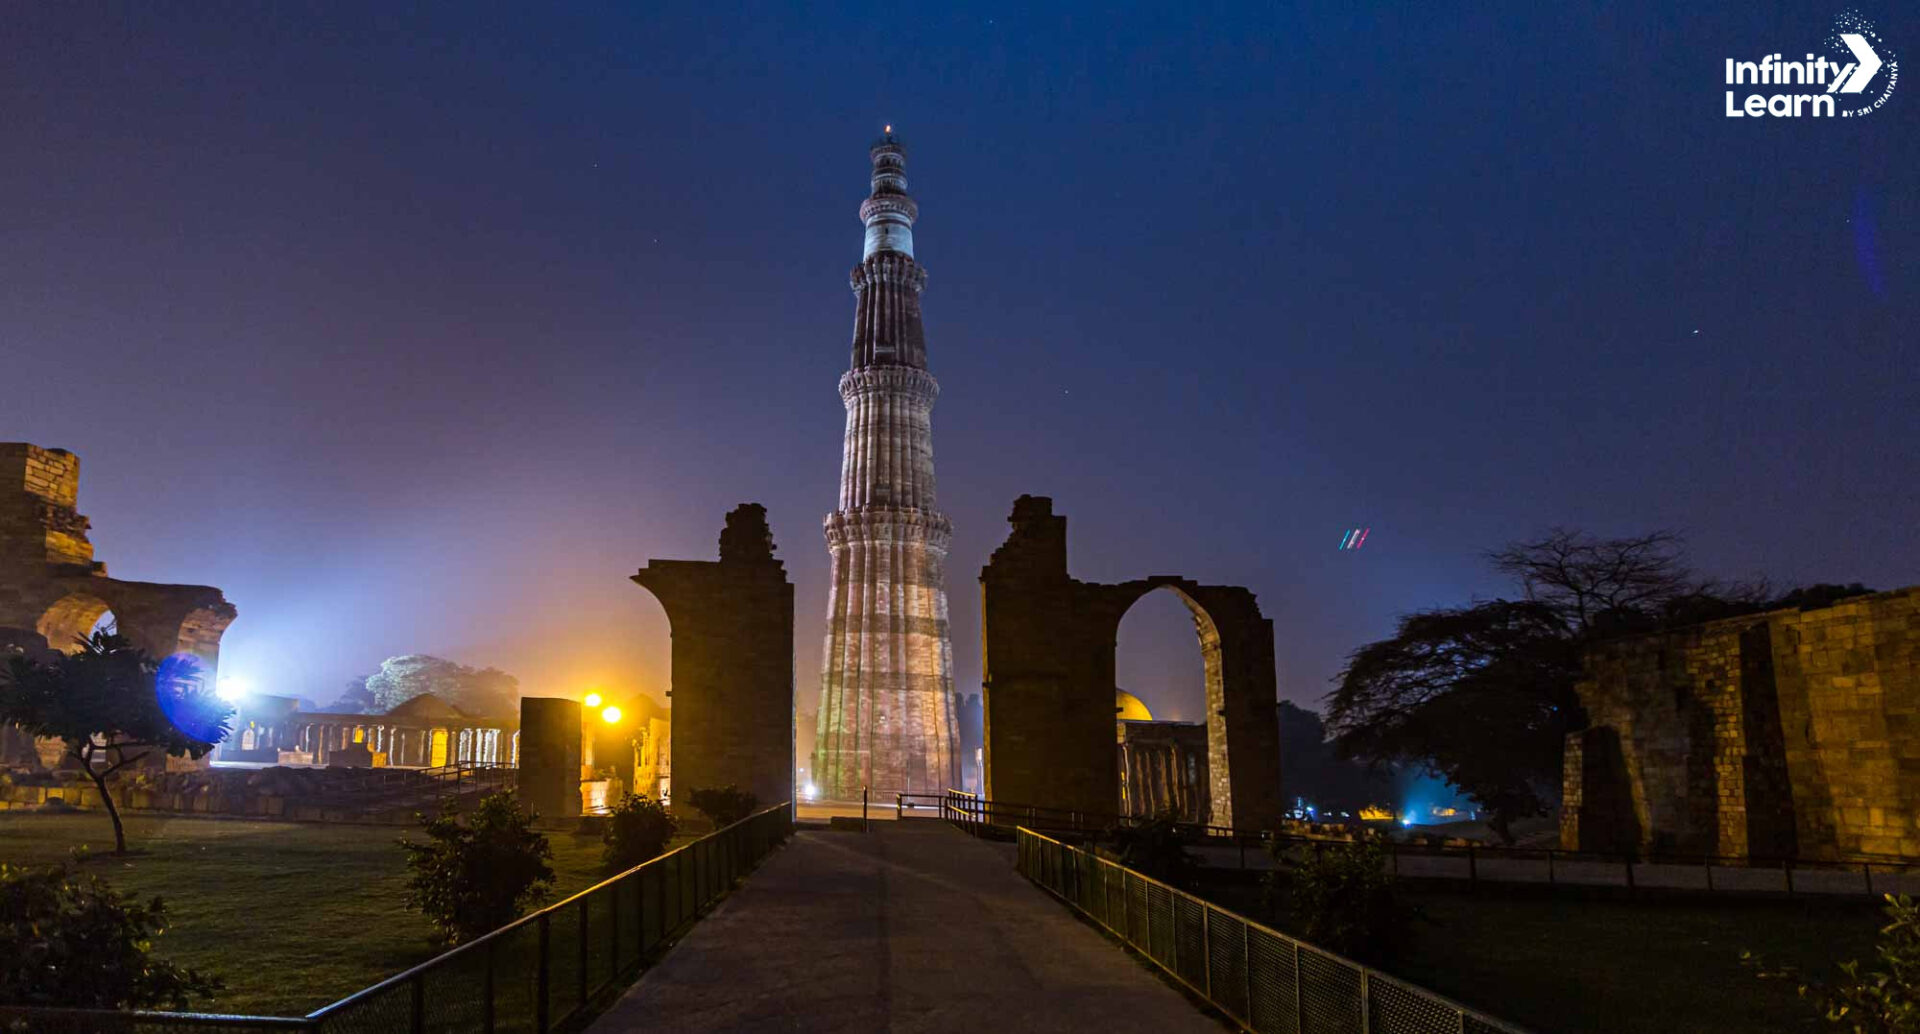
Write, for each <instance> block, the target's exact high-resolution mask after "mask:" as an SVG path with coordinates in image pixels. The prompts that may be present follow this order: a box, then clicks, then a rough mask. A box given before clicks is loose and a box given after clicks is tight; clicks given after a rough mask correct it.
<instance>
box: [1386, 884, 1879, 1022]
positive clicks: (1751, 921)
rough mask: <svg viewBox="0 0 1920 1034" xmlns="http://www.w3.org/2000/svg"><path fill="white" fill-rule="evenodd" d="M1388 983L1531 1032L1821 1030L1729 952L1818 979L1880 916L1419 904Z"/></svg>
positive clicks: (1705, 905) (1705, 907) (1790, 993)
mask: <svg viewBox="0 0 1920 1034" xmlns="http://www.w3.org/2000/svg"><path fill="white" fill-rule="evenodd" d="M1419 902H1420V905H1421V907H1422V908H1424V909H1425V910H1426V913H1427V916H1428V918H1429V919H1430V920H1432V922H1431V923H1422V924H1420V926H1419V928H1418V931H1417V933H1416V936H1415V941H1414V948H1413V950H1412V951H1411V952H1410V953H1409V956H1408V957H1407V958H1406V959H1405V960H1403V961H1402V962H1400V963H1398V964H1396V965H1395V966H1393V967H1392V971H1393V972H1394V973H1395V975H1397V976H1400V977H1403V978H1405V979H1407V980H1411V981H1413V982H1415V983H1417V984H1421V985H1423V986H1426V987H1429V988H1432V989H1433V990H1435V991H1438V992H1440V993H1441V994H1444V995H1448V996H1450V997H1452V998H1455V999H1458V1000H1460V1001H1462V1002H1465V1003H1467V1004H1469V1005H1472V1006H1475V1007H1477V1008H1480V1009H1483V1010H1485V1011H1486V1012H1489V1013H1491V1014H1493V1015H1495V1016H1500V1017H1502V1018H1505V1019H1508V1020H1512V1021H1513V1022H1515V1023H1519V1024H1522V1025H1524V1026H1527V1027H1530V1028H1532V1029H1534V1030H1536V1031H1540V1032H1541V1034H1558V1032H1567V1034H1672V1032H1677V1031H1687V1032H1698V1034H1721V1032H1724V1034H1773V1032H1776V1031H1777V1032H1787V1031H1810V1030H1817V1029H1831V1028H1830V1027H1822V1026H1819V1025H1816V1024H1815V1023H1814V1021H1813V1018H1812V1017H1813V1012H1812V1009H1811V1008H1810V1007H1809V1006H1808V1004H1807V1003H1806V1002H1805V1001H1803V1000H1801V999H1799V998H1798V997H1797V996H1796V995H1795V994H1794V989H1793V987H1792V986H1791V985H1790V984H1788V983H1786V982H1785V981H1778V980H1767V981H1762V980H1760V979H1758V978H1756V977H1755V976H1754V975H1753V974H1752V972H1750V971H1749V970H1747V969H1746V968H1745V967H1743V966H1742V965H1741V964H1740V952H1741V950H1742V949H1750V950H1752V951H1754V952H1755V953H1757V954H1759V955H1761V956H1762V957H1764V958H1766V959H1768V960H1770V961H1776V962H1788V963H1792V964H1795V965H1798V966H1799V967H1800V968H1801V969H1802V970H1803V971H1804V972H1807V973H1809V974H1817V975H1821V976H1826V975H1830V974H1831V973H1832V972H1833V964H1834V963H1836V962H1840V961H1845V960H1847V959H1853V958H1861V959H1865V958H1868V957H1870V955H1871V953H1872V950H1873V942H1874V934H1875V933H1876V932H1877V931H1878V929H1879V927H1880V921H1879V920H1880V915H1879V913H1878V912H1877V911H1876V910H1875V909H1874V908H1873V906H1871V905H1868V904H1863V903H1857V902H1851V901H1834V900H1825V901H1822V900H1817V899H1816V900H1807V899H1802V900H1798V901H1777V902H1776V901H1735V900H1726V901H1717V902H1706V901H1697V900H1696V901H1684V902H1683V901H1665V902H1662V901H1658V900H1643V901H1631V900H1620V901H1613V900H1591V899H1580V898H1567V897H1558V898H1554V897H1542V898H1515V897H1493V896H1491V895H1481V896H1479V897H1474V896H1471V895H1464V894H1431V895H1423V896H1421V897H1420V899H1419Z"/></svg>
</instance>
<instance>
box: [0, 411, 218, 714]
mask: <svg viewBox="0 0 1920 1034" xmlns="http://www.w3.org/2000/svg"><path fill="white" fill-rule="evenodd" d="M79 494H80V458H79V457H78V456H75V455H74V454H73V453H70V452H67V451H66V450H64V449H47V448H42V447H40V446H38V445H30V444H28V443H26V442H0V651H4V650H7V649H16V650H22V651H28V652H38V651H43V650H49V649H52V650H72V649H74V647H75V643H76V640H78V639H79V638H80V637H82V636H85V635H86V634H87V633H88V632H90V631H91V630H92V629H93V627H94V624H95V622H97V621H98V620H99V619H100V617H101V616H102V615H104V614H106V613H108V612H109V611H110V612H112V614H113V617H114V622H115V624H116V626H117V627H118V628H119V631H120V634H122V635H124V636H126V637H127V638H128V639H130V640H132V641H133V644H134V645H135V646H138V647H140V648H141V649H143V650H146V651H147V652H148V653H150V654H152V655H154V656H156V657H167V656H171V655H173V654H176V653H187V654H192V655H193V656H195V657H196V658H198V659H199V660H200V662H201V664H202V666H203V668H204V669H205V671H206V674H207V675H208V676H209V677H210V676H211V675H212V674H213V672H214V670H215V668H216V666H217V665H218V663H219V657H220V636H221V635H222V633H224V632H225V631H226V628H227V626H228V625H229V624H231V623H232V622H233V619H234V617H235V616H236V615H235V611H234V608H233V605H232V604H231V603H228V602H227V600H226V598H225V597H224V596H222V595H221V593H220V590H218V589H215V588H211V587H209V586H204V585H159V584H155V583H152V582H127V581H121V580H120V579H117V578H109V577H107V567H106V565H105V564H103V563H99V562H97V561H95V560H94V558H93V544H92V543H91V542H89V541H88V539H87V531H88V529H89V527H90V522H89V521H88V520H87V518H85V517H84V516H81V514H80V513H79V511H78V510H76V509H75V506H76V505H77V503H78V501H79Z"/></svg>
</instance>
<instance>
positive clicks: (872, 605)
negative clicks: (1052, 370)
mask: <svg viewBox="0 0 1920 1034" xmlns="http://www.w3.org/2000/svg"><path fill="white" fill-rule="evenodd" d="M891 128H892V127H888V129H889V132H888V134H887V135H886V136H885V137H882V138H881V139H880V141H879V142H878V143H876V144H874V146H873V150H872V151H871V152H870V156H871V158H872V160H873V192H872V194H871V195H870V196H869V197H868V198H867V200H866V202H865V203H863V204H862V205H861V206H860V219H861V221H862V222H864V223H866V226H867V241H866V250H865V253H864V254H863V255H862V257H861V260H860V264H859V265H858V266H855V267H854V269H853V277H852V280H853V294H854V298H855V299H856V301H855V303H854V319H853V361H852V368H851V369H849V370H848V371H847V372H846V374H845V375H844V376H842V377H841V378H840V398H841V401H843V402H845V403H846V407H847V434H846V447H845V452H844V454H843V457H842V460H841V466H840V508H839V509H838V510H835V511H834V512H833V513H831V514H829V515H827V519H826V532H827V548H828V549H829V550H830V551H831V552H832V554H833V589H832V592H831V594H830V595H829V596H828V598H827V643H826V656H825V659H824V662H823V664H822V666H821V673H820V728H819V737H818V739H817V740H816V741H815V747H814V755H813V780H814V783H815V784H816V785H817V786H818V788H819V791H820V794H821V796H823V797H826V798H829V799H835V800H858V799H859V797H860V789H861V787H863V786H864V787H868V788H870V789H871V790H872V791H873V792H874V793H875V795H876V796H877V795H879V794H883V793H893V792H896V791H908V792H918V793H938V792H940V791H942V790H944V789H946V788H947V787H949V786H955V785H958V782H959V778H960V772H959V767H960V753H959V737H958V735H957V732H956V729H957V723H956V722H955V720H954V702H953V645H952V642H951V640H950V638H949V636H948V633H947V588H946V564H947V544H948V541H949V540H950V538H951V537H952V525H950V524H949V523H948V522H947V517H946V515H945V514H943V513H941V512H940V509H939V505H938V503H937V502H936V501H935V499H934V493H933V400H934V397H935V396H936V395H938V394H939V391H940V386H939V384H937V383H936V382H935V381H934V379H933V375H932V374H930V373H928V372H927V343H926V335H925V332H924V331H923V330H922V329H921V326H920V289H921V288H922V287H924V286H926V282H927V274H926V271H925V270H924V269H921V268H920V264H919V263H918V262H915V261H914V260H913V221H914V219H915V217H916V216H918V215H919V207H918V206H917V205H915V204H914V203H913V199H912V198H911V197H908V196H907V178H906V171H905V170H906V151H905V149H904V148H902V147H901V146H900V142H899V141H897V140H895V139H894V138H893V134H892V132H891Z"/></svg>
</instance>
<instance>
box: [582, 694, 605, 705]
mask: <svg viewBox="0 0 1920 1034" xmlns="http://www.w3.org/2000/svg"><path fill="white" fill-rule="evenodd" d="M581 703H583V704H585V705H587V706H588V707H599V706H600V694H598V693H588V694H587V698H586V699H585V700H582V701H581Z"/></svg>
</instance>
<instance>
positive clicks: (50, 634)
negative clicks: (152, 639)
mask: <svg viewBox="0 0 1920 1034" xmlns="http://www.w3.org/2000/svg"><path fill="white" fill-rule="evenodd" d="M112 610H113V607H112V605H111V604H109V603H108V602H107V601H106V600H103V599H101V598H100V597H99V596H97V595H94V594H93V593H91V592H85V591H78V590H76V591H71V592H68V593H67V594H66V595H64V596H61V597H60V598H59V599H57V600H54V601H53V602H52V603H51V604H49V605H48V606H47V608H46V610H45V611H43V612H41V614H40V618H39V620H37V621H35V622H34V624H33V630H34V631H35V632H38V633H39V634H40V638H42V639H44V640H46V643H47V648H48V649H50V650H58V651H60V652H61V653H72V652H74V651H75V650H78V649H79V648H80V640H81V639H84V638H86V637H87V635H88V633H90V632H92V631H93V627H94V626H95V625H96V624H98V623H99V621H100V618H101V616H102V615H104V614H107V613H109V612H111V611H112ZM115 616H116V617H118V615H115Z"/></svg>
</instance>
